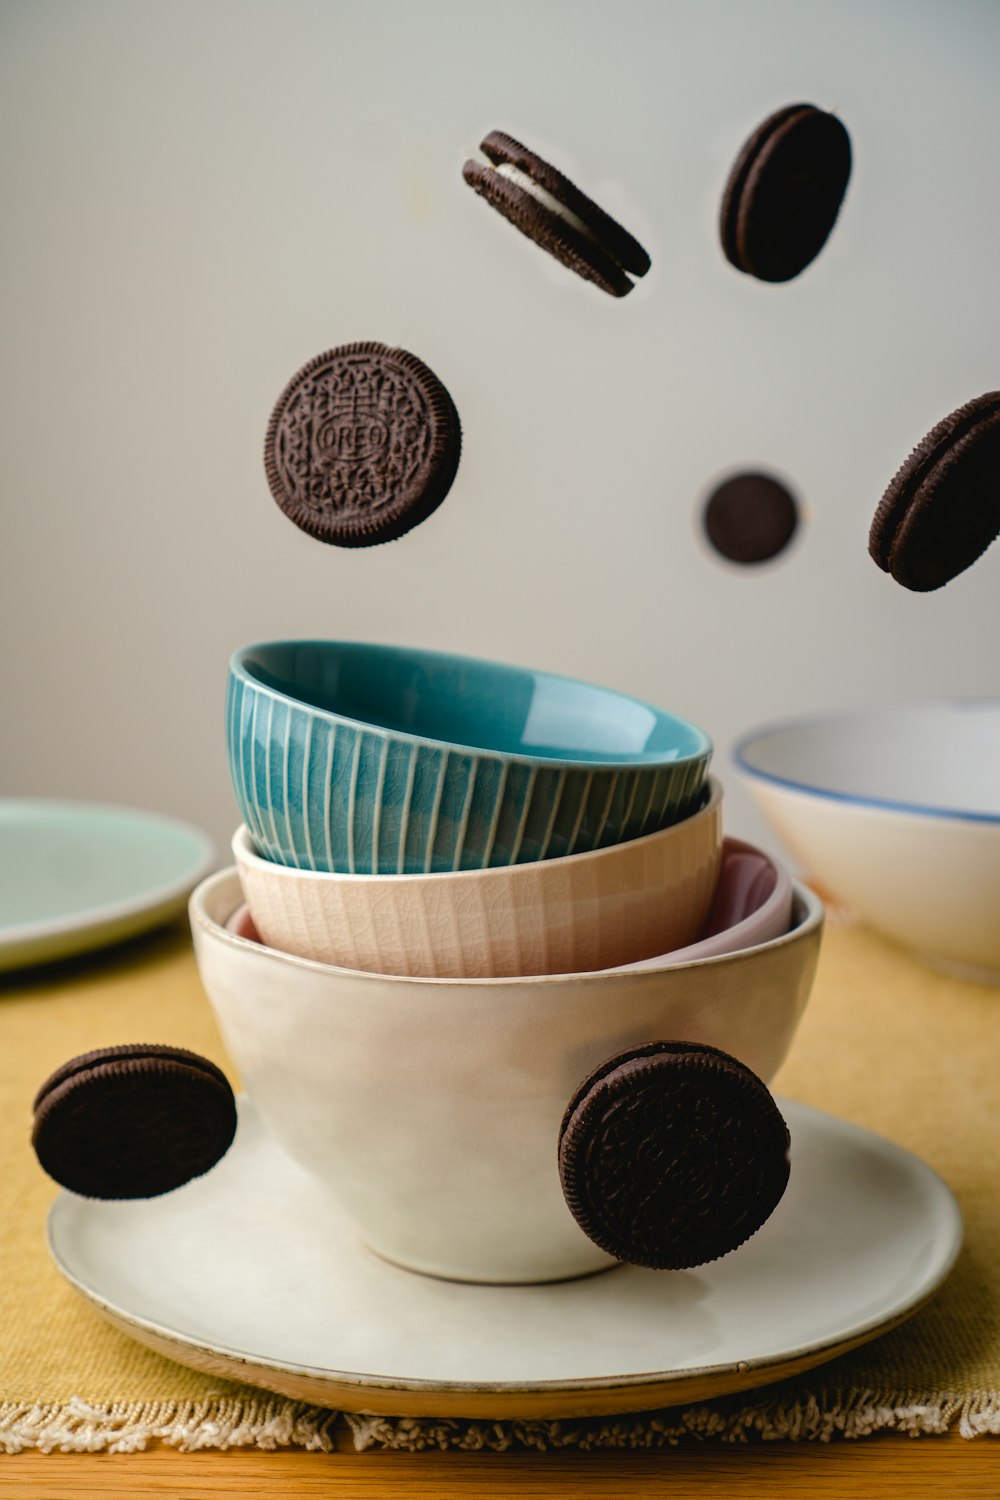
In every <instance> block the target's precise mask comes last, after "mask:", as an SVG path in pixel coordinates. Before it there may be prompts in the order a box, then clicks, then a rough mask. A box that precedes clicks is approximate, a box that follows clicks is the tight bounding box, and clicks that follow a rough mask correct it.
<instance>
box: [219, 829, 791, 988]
mask: <svg viewBox="0 0 1000 1500" xmlns="http://www.w3.org/2000/svg"><path fill="white" fill-rule="evenodd" d="M791 919H792V881H791V876H790V875H789V873H788V871H787V870H786V869H785V868H784V867H783V866H782V865H779V864H778V863H777V861H776V860H773V859H771V858H770V856H769V855H767V854H765V853H764V852H763V850H762V849H756V848H755V847H754V846H753V844H745V843H743V842H742V840H740V839H731V838H727V839H723V842H722V865H721V870H720V874H719V883H718V885H717V886H716V890H715V896H714V898H713V900H712V905H711V908H710V910H709V913H708V917H707V918H706V921H705V925H704V927H703V928H702V932H701V936H700V937H699V939H698V941H697V942H696V943H691V944H689V945H688V947H686V948H675V949H674V951H673V952H672V953H663V954H660V955H659V956H658V957H656V958H644V959H640V960H639V961H637V962H636V963H631V964H619V965H617V966H616V967H615V968H613V969H605V970H603V971H602V972H603V973H607V974H624V973H629V972H630V971H631V970H633V969H666V968H671V967H672V966H673V965H674V964H681V963H691V962H692V961H693V960H694V959H698V958H714V957H715V956H716V955H717V954H720V953H736V952H738V951H739V950H740V949H741V948H755V947H757V945H758V944H759V943H767V942H770V940H771V939H772V938H776V937H780V936H781V935H782V933H785V932H787V931H788V929H789V927H790V925H791ZM225 925H226V930H227V931H228V932H231V933H234V934H235V936H236V937H242V938H247V939H249V941H250V942H252V943H259V942H261V938H260V935H259V933H258V932H257V929H256V927H255V926H254V921H253V917H251V915H250V909H249V907H248V906H246V905H242V906H238V907H237V908H236V910H235V911H234V912H233V914H232V916H231V917H230V918H229V920H228V922H226V924H225Z"/></svg>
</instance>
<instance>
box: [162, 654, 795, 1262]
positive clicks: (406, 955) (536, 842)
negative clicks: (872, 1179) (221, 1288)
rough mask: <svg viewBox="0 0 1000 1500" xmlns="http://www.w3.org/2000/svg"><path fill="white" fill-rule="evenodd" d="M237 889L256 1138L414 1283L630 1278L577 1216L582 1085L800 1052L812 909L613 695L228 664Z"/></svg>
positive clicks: (231, 974)
mask: <svg viewBox="0 0 1000 1500" xmlns="http://www.w3.org/2000/svg"><path fill="white" fill-rule="evenodd" d="M226 724H227V735H228V745H229V758H230V771H231V776H232V781H233V787H234V790H235V793H236V798H237V801H238V803H239V806H240V810H241V812H242V815H243V820H244V822H243V826H242V827H241V828H240V829H239V830H238V831H237V833H236V836H235V838H234V841H233V848H234V853H235V857H236V866H237V869H236V871H227V872H223V873H222V874H221V875H219V876H215V877H213V878H212V879H211V880H209V881H208V882H205V883H204V885H203V886H202V887H201V888H200V889H199V891H198V892H196V894H195V897H194V898H193V900H192V925H193V929H194V935H195V944H196V948H197V952H198V958H199V963H200V967H201V972H202V977H203V980H204V983H205V987H206V990H207V992H208V994H209V998H210V999H211V1001H212V1003H213V1005H214V1007H215V1009H216V1013H217V1016H218V1019H219V1021H220V1025H221V1027H222V1030H223V1034H224V1036H225V1040H226V1042H227V1045H228V1047H229V1050H230V1052H231V1054H232V1056H233V1058H234V1061H235V1062H236V1064H237V1066H238V1068H239V1070H240V1072H241V1075H242V1077H243V1081H244V1083H245V1085H246V1087H247V1089H248V1092H249V1093H250V1094H251V1096H252V1097H253V1099H254V1103H255V1105H256V1107H257V1108H258V1109H259V1111H260V1113H261V1115H262V1117H263V1118H264V1121H265V1124H266V1125H267V1126H268V1127H269V1128H270V1129H271V1130H272V1132H273V1133H274V1134H275V1135H276V1136H277V1137H278V1139H279V1140H281V1141H282V1143H283V1144H284V1145H285V1146H286V1148H287V1149H288V1150H289V1152H290V1153H291V1154H292V1155H293V1156H294V1157H295V1158H296V1159H298V1160H299V1161H300V1162H301V1163H302V1164H303V1165H305V1166H306V1167H307V1168H309V1169H310V1170H311V1171H313V1172H314V1173H315V1174H316V1175H317V1177H318V1178H320V1179H321V1180H322V1181H323V1182H324V1183H325V1184H326V1185H327V1186H329V1187H330V1188H331V1189H332V1190H333V1192H334V1194H335V1196H336V1197H337V1198H338V1199H339V1200H340V1202H341V1204H342V1205H343V1206H344V1207H346V1208H347V1210H348V1211H349V1212H350V1213H351V1214H352V1216H353V1217H354V1219H355V1220H356V1222H357V1224H358V1225H359V1227H360V1230H361V1233H362V1234H363V1236H364V1238H365V1239H366V1241H367V1242H368V1244H369V1245H370V1246H371V1247H372V1248H374V1249H375V1250H376V1251H378V1252H379V1253H381V1254H382V1255H384V1256H385V1257H386V1258H388V1259H390V1260H393V1261H396V1262H399V1263H401V1264H403V1265H406V1266H408V1267H410V1268H412V1269H415V1270H420V1271H427V1272H430V1273H432V1274H436V1275H441V1276H447V1277H452V1278H457V1279H461V1280H474V1281H545V1280H552V1279H559V1278H562V1277H566V1276H573V1275H581V1274H585V1273H587V1272H590V1271H593V1270H597V1269H600V1268H601V1267H603V1266H607V1265H609V1264H612V1263H613V1258H612V1257H610V1256H609V1255H608V1254H606V1253H605V1251H603V1250H601V1249H600V1248H599V1247H597V1246H596V1245H595V1244H594V1243H592V1242H591V1241H590V1240H589V1239H588V1238H587V1236H586V1235H585V1234H584V1232H583V1231H582V1230H581V1229H580V1227H579V1226H578V1224H577V1223H576V1222H575V1220H574V1219H573V1217H572V1215H571V1214H570V1212H569V1209H568V1208H567V1206H566V1203H565V1201H564V1199H563V1197H562V1192H561V1187H560V1182H559V1175H558V1170H557V1166H556V1160H555V1156H556V1142H557V1139H558V1133H559V1126H560V1120H561V1117H562V1114H563V1111H564V1110H565V1108H566V1105H567V1103H568V1101H569V1100H570V1098H571V1097H572V1096H573V1094H574V1091H575V1089H576V1088H577V1086H578V1085H579V1083H580V1081H581V1079H582V1078H584V1077H586V1075H587V1074H588V1073H589V1072H590V1071H591V1070H592V1069H594V1068H597V1067H599V1066H600V1065H602V1064H603V1063H605V1062H606V1061H607V1060H608V1059H609V1058H610V1057H613V1056H614V1055H616V1054H617V1053H620V1052H621V1051H622V1050H623V1048H628V1047H630V1046H641V1045H644V1044H646V1043H648V1042H650V1041H651V1040H662V1039H666V1038H669V1039H673V1040H676V1039H683V1040H684V1041H687V1042H692V1043H696V1044H707V1045H709V1046H713V1047H719V1048H722V1049H724V1050H726V1051H728V1052H730V1053H732V1054H733V1055H734V1056H735V1057H737V1058H739V1059H740V1060H741V1061H743V1062H745V1063H746V1064H747V1065H748V1066H749V1067H751V1068H753V1069H754V1071H756V1072H757V1073H758V1074H759V1075H760V1076H761V1077H762V1078H764V1079H768V1078H770V1076H771V1075H772V1074H773V1073H774V1071H775V1070H776V1069H777V1067H778V1066H779V1064H780V1062H781V1061H782V1059H783V1057H784V1055H785V1052H786V1050H787V1047H788V1045H789V1043H790V1041H791V1037H792V1035H793V1033H794V1030H795V1026H796V1024H797V1022H798V1019H799V1016H800V1014H801V1011H802V1009H803V1007H804V1005H805V1001H806V998H807V996H808V992H809V986H810V983H811V979H812V974H813V970H814V967H815V961H816V954H817V950H818V943H819V935H820V928H821V924H822V909H821V907H820V905H819V903H818V902H817V901H816V900H815V898H814V897H812V896H811V895H810V893H809V892H808V891H806V890H805V889H804V888H803V887H800V886H796V885H795V884H794V883H793V882H792V881H791V880H790V878H789V877H788V875H787V874H786V872H784V871H783V870H781V869H780V867H778V866H777V865H776V864H775V863H774V862H773V861H771V860H769V859H768V858H767V856H766V855H763V854H762V853H761V852H760V851H759V850H755V849H753V848H752V847H751V846H749V845H745V844H740V843H739V842H738V841H736V840H732V839H726V840H724V839H723V833H722V816H721V803H722V789H721V787H720V786H719V784H718V782H717V781H715V780H714V778H712V777H710V776H709V775H708V764H709V759H710V755H711V745H710V743H709V741H708V739H707V738H706V736H705V735H704V734H703V733H702V732H701V731H700V730H698V729H697V728H695V727H694V726H692V725H690V724H688V723H686V722H685V721H683V720H681V719H678V718H676V717H675V716H674V715H671V714H668V713H665V712H663V711H661V710H660V709H657V708H654V707H651V706H650V705H649V704H646V703H643V702H641V701H639V700H637V699H634V698H631V697H628V696H626V695H624V694H621V693H616V692H611V691H608V690H606V689H603V688H598V687H594V686H590V685H588V684H586V683H582V682H576V681H572V680H569V679H566V678H563V677H557V676H553V675H550V674H547V673H543V672H535V671H531V670H528V669H524V668H518V667H507V666H500V665H497V664H494V663H487V662H481V661H475V660H470V659H467V658H463V657H459V656H451V655H445V654H438V653H432V652H424V651H417V650H411V649H409V648H394V647H388V646H374V645H364V644H359V643H343V642H329V641H305V642H278V643H272V644H264V645H258V646H252V647H247V648H245V649H243V650H241V651H239V652H237V653H236V655H235V656H234V658H233V661H232V664H231V669H230V676H229V686H228V695H227V708H226Z"/></svg>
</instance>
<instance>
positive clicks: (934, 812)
mask: <svg viewBox="0 0 1000 1500" xmlns="http://www.w3.org/2000/svg"><path fill="white" fill-rule="evenodd" d="M809 722H811V721H809V720H805V719H791V720H787V721H785V722H784V723H778V724H772V725H768V726H765V727H764V728H762V729H751V730H750V732H749V733H748V734H745V735H742V736H741V738H740V739H738V740H737V741H736V744H735V745H734V746H733V748H732V750H731V752H730V754H731V756H732V761H733V764H734V765H735V767H736V769H737V770H738V771H742V772H743V774H744V775H745V776H748V777H749V778H750V779H751V780H757V781H766V782H770V783H771V784H772V785H773V786H783V787H786V788H787V789H788V790H789V791H792V792H805V793H807V794H808V795H810V796H813V797H822V798H824V799H825V800H826V801H828V802H849V803H853V804H855V805H857V806H858V807H877V808H881V809H882V810H883V811H885V812H908V813H916V814H918V815H919V816H920V817H924V818H954V819H958V820H959V821H960V822H963V823H1000V813H984V812H970V811H968V810H963V809H961V808H957V807H931V806H929V805H928V804H927V803H925V802H924V803H921V802H899V801H896V800H894V799H893V798H891V797H869V796H866V795H865V794H864V793H862V792H837V791H834V790H833V789H832V788H830V787H824V786H815V785H813V783H811V782H808V781H794V780H793V779H792V778H791V777H790V776H778V775H777V774H776V773H775V772H774V771H762V770H761V769H760V767H759V766H753V765H751V764H750V762H749V761H748V760H747V758H746V752H747V749H748V747H749V746H750V745H752V744H753V742H754V741H755V740H761V739H764V738H765V737H766V736H767V735H770V734H776V733H778V731H779V730H782V729H792V728H794V727H795V726H796V725H797V724H803V723H809Z"/></svg>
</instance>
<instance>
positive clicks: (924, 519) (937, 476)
mask: <svg viewBox="0 0 1000 1500" xmlns="http://www.w3.org/2000/svg"><path fill="white" fill-rule="evenodd" d="M998 534H1000V391H987V392H986V394H985V395H983V396H978V397H977V398H976V399H975V400H974V401H967V402H966V404H965V405H964V406H960V407H958V409H957V410H956V411H953V412H951V413H949V415H948V416H947V417H945V418H944V419H943V420H942V421H940V422H938V424H937V426H936V427H933V428H932V429H931V431H930V432H929V433H928V434H927V436H926V437H925V438H923V439H922V440H921V441H920V442H919V443H918V444H917V446H916V447H915V448H914V450H913V452H912V453H911V454H910V456H909V458H908V459H907V460H906V462H905V463H904V464H902V465H901V466H900V468H899V469H898V470H897V472H896V474H895V475H894V476H893V478H892V479H891V480H890V482H889V484H888V486H887V488H886V491H885V494H884V495H883V496H882V499H881V501H880V502H879V506H878V509H877V510H876V512H875V516H874V518H873V520H872V524H871V531H870V532H869V536H868V551H869V553H870V554H871V556H872V558H873V559H874V560H875V562H877V563H878V565H879V567H880V568H882V569H883V570H884V571H885V572H886V573H891V575H892V577H893V578H894V579H895V580H896V582H897V583H901V584H902V585H903V587H904V588H908V589H914V590H916V591H917V592H919V593H928V592H930V590H932V589H938V588H941V586H942V585H943V584H946V583H949V582H950V581H951V579H952V578H954V577H955V576H956V574H958V573H962V572H964V571H965V569H966V568H968V567H971V565H972V564H973V563H974V562H975V561H976V559H977V558H978V557H980V556H981V554H982V553H983V552H985V551H986V548H987V547H988V546H989V545H990V543H991V542H992V541H994V540H995V538H996V537H997V535H998Z"/></svg>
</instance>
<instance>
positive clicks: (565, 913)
mask: <svg viewBox="0 0 1000 1500" xmlns="http://www.w3.org/2000/svg"><path fill="white" fill-rule="evenodd" d="M229 687H230V691H229V702H228V713H227V724H228V729H229V756H230V770H231V774H232V778H233V785H234V788H235V791H236V797H237V800H238V802H239V804H240V808H241V811H242V813H243V818H244V828H243V829H241V830H240V832H239V833H238V834H237V837H236V840H235V844H234V851H235V855H236V861H237V865H238V866H239V870H240V875H241V878H242V880H243V883H244V889H245V891H246V896H247V901H248V903H249V906H250V910H251V912H252V914H253V918H254V922H255V924H256V926H257V929H258V931H259V932H260V934H261V936H262V937H263V939H264V941H265V942H266V943H268V944H269V945H271V946H272V947H276V948H280V949H282V950H283V951H285V952H289V953H294V954H296V955H297V956H298V957H300V958H314V959H317V960H319V961H321V962H323V963H331V964H339V965H342V966H344V967H347V968H352V969H367V970H376V971H378V972H380V973H386V974H398V975H411V976H412V975H420V976H424V977H433V978H449V979H468V978H497V977H506V976H514V975H534V974H553V973H575V972H582V971H585V970H590V969H601V968H610V967H612V966H614V965H617V964H622V963H626V962H628V961H630V960H633V959H645V958H649V957H651V956H654V955H656V954H658V953H665V952H667V951H669V950H670V949H674V948H680V947H683V946H685V945H686V944H688V943H690V942H692V941H693V940H694V939H695V938H696V937H697V936H698V934H699V932H700V929H701V927H702V924H703V922H704V920H705V917H706V915H707V913H708V909H709V906H710V904H711V901H712V896H713V893H714V890H715V886H716V881H717V877H718V870H719V860H720V853H721V841H722V818H721V789H720V787H719V786H718V784H717V783H715V782H712V781H710V780H709V779H708V777H707V770H708V762H709V757H710V754H711V746H710V744H709V741H708V739H707V738H706V736H705V735H704V734H702V733H701V731H700V730H698V729H695V728H694V727H693V726H692V725H690V724H687V723H685V722H684V721H683V720H681V719H678V718H676V717H674V716H673V715H671V714H667V713H663V712H662V711H661V710H659V709H655V708H651V707H649V706H648V705H647V704H645V703H641V702H639V701H637V700H635V699H632V698H628V697H626V696H624V695H623V694H620V693H614V692H609V691H607V690H605V689H603V688H596V687H591V686H589V685H588V684H586V683H581V682H573V681H570V680H568V679H566V678H562V677H555V676H552V675H550V674H547V673H542V672H531V671H527V670H525V669H522V668H517V667H504V666H499V665H496V664H494V663H486V662H479V661H472V660H469V659H467V658H463V657H457V656H446V655H439V654H436V653H432V652H423V651H411V650H404V649H397V648H393V647H387V646H368V645H359V644H356V643H338V642H295V643H279V644H275V645H269V646H268V645H265V646H256V647H250V648H248V649H246V650H244V651H241V652H239V653H237V656H236V657H235V659H234V661H233V664H232V670H231V674H230V681H229Z"/></svg>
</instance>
